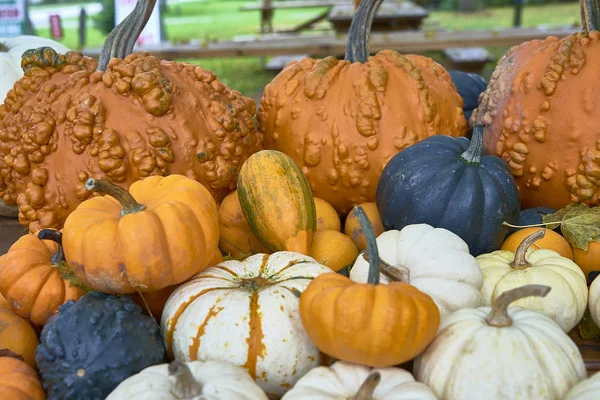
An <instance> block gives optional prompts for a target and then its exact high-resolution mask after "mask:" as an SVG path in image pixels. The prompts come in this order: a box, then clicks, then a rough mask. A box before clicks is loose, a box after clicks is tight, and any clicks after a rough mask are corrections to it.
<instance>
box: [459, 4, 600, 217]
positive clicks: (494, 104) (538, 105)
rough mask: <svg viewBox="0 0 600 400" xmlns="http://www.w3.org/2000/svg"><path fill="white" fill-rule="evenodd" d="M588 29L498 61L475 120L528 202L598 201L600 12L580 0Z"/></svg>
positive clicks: (535, 42)
mask: <svg viewBox="0 0 600 400" xmlns="http://www.w3.org/2000/svg"><path fill="white" fill-rule="evenodd" d="M580 3H581V8H582V13H581V15H582V25H583V29H584V30H583V32H581V33H576V34H573V35H570V36H567V37H565V38H562V39H559V38H556V37H548V38H546V39H545V40H533V41H530V42H526V43H523V44H521V45H518V46H515V47H513V48H511V49H510V50H509V51H508V52H507V53H506V54H505V55H504V57H502V59H501V60H500V61H499V62H498V65H497V66H496V69H495V71H494V73H493V74H492V77H491V79H490V83H489V85H488V88H487V90H486V91H485V92H484V94H483V95H482V97H481V98H480V101H479V107H478V108H477V109H476V110H475V111H473V115H472V117H471V119H470V122H471V123H475V122H483V123H485V124H489V125H490V127H489V128H488V130H489V133H488V135H486V138H485V142H484V145H485V147H486V149H487V151H488V152H489V153H490V154H495V155H498V156H501V157H502V158H504V160H506V161H507V162H508V163H509V165H510V168H511V171H512V174H513V176H514V177H515V180H516V182H517V185H518V186H519V191H520V195H521V204H522V206H523V208H528V207H541V206H546V207H553V208H556V209H560V208H562V207H564V206H566V205H567V204H569V203H570V202H581V203H585V204H589V205H597V204H600V196H599V195H600V136H599V134H598V132H599V131H598V124H599V123H600V117H599V116H598V113H597V107H598V104H599V102H598V98H600V85H598V84H596V82H598V79H597V78H598V70H597V68H596V59H597V58H600V32H598V31H597V29H598V27H599V26H600V16H599V15H598V11H599V6H598V1H597V0H581V1H580Z"/></svg>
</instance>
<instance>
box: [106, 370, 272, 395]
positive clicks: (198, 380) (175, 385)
mask: <svg viewBox="0 0 600 400" xmlns="http://www.w3.org/2000/svg"><path fill="white" fill-rule="evenodd" d="M173 378H174V379H173ZM171 398H174V399H175V398H176V399H188V400H227V399H231V400H233V399H235V400H267V399H268V398H267V396H266V395H265V393H264V392H263V391H262V390H261V389H260V388H259V387H258V385H256V383H254V380H253V379H252V377H251V376H250V375H249V374H248V371H246V370H245V369H243V368H241V367H237V366H235V365H232V364H229V363H225V362H221V361H206V362H201V361H191V362H187V363H184V362H181V361H178V360H175V361H172V362H171V363H170V364H160V365H154V366H151V367H148V368H146V369H144V370H142V371H141V372H140V373H139V374H136V375H133V376H131V377H129V378H127V379H126V380H124V381H123V382H121V383H120V384H119V386H117V387H116V389H115V390H114V391H113V392H112V393H111V394H110V395H108V397H107V398H106V400H162V399H171Z"/></svg>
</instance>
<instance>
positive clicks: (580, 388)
mask: <svg viewBox="0 0 600 400" xmlns="http://www.w3.org/2000/svg"><path fill="white" fill-rule="evenodd" d="M598 393H600V373H599V372H596V373H595V374H594V375H592V376H590V377H589V378H587V379H584V380H582V381H581V382H579V383H578V384H577V385H575V386H573V387H572V388H571V390H569V392H568V393H567V397H565V399H564V400H596V399H597V398H598Z"/></svg>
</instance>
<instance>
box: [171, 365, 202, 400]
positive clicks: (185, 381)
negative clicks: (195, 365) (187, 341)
mask: <svg viewBox="0 0 600 400" xmlns="http://www.w3.org/2000/svg"><path fill="white" fill-rule="evenodd" d="M169 375H171V376H173V377H175V384H174V385H173V387H172V388H171V393H172V394H173V395H174V396H175V398H177V399H192V398H194V397H198V396H200V395H201V394H202V385H201V384H200V382H198V381H197V380H196V379H194V375H192V371H190V368H189V367H188V366H187V365H186V364H185V363H183V362H181V361H179V360H174V361H172V362H171V363H170V364H169Z"/></svg>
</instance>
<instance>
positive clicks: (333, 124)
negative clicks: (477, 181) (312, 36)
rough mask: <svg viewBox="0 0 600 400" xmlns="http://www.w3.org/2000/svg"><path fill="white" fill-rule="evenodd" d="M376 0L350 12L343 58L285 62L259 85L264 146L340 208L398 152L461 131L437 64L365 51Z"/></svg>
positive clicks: (361, 195) (452, 91) (369, 192)
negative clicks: (282, 156) (284, 157)
mask: <svg viewBox="0 0 600 400" xmlns="http://www.w3.org/2000/svg"><path fill="white" fill-rule="evenodd" d="M380 3H381V0H368V1H363V2H362V3H361V5H360V7H359V9H358V10H357V11H356V13H355V14H354V18H353V20H352V25H351V27H350V31H349V33H348V44H347V47H346V56H345V59H344V60H338V59H336V58H334V57H332V56H330V57H326V58H324V59H320V60H315V59H312V58H305V59H303V60H301V61H298V62H291V63H290V64H288V65H287V66H286V67H285V68H284V69H283V71H281V72H280V73H279V74H278V75H277V76H276V77H275V78H274V79H273V81H271V83H269V84H268V85H267V86H266V88H265V90H264V94H263V97H262V99H261V102H260V107H259V110H258V113H257V122H258V130H259V131H260V132H261V133H262V134H264V140H265V148H267V149H273V150H279V151H282V152H284V153H286V154H288V155H289V156H290V157H292V158H293V159H294V161H296V162H297V163H298V164H299V165H300V167H301V168H302V170H303V171H304V173H305V174H306V177H307V179H308V182H310V187H311V189H312V190H313V193H314V195H315V197H318V198H320V199H323V200H325V201H327V202H328V203H329V204H331V205H332V206H333V207H334V208H335V209H336V210H337V212H338V213H340V214H342V215H345V214H347V213H348V212H349V211H350V210H351V209H352V207H353V206H355V205H357V204H361V203H365V202H372V201H374V200H375V191H376V188H377V182H378V180H379V177H380V175H381V171H382V169H383V167H384V166H385V165H386V163H387V162H388V161H389V160H390V158H392V157H393V156H394V155H395V154H396V153H398V152H399V151H401V150H403V149H404V148H406V147H407V146H410V145H411V144H414V143H416V142H417V141H419V140H422V139H424V138H426V137H429V136H432V135H437V134H439V133H444V134H448V135H451V136H464V135H465V134H466V120H465V118H464V116H463V110H462V106H463V101H462V99H461V97H460V96H459V94H458V93H457V91H456V88H455V86H454V84H453V83H452V79H451V77H450V75H449V74H448V72H447V71H446V70H445V69H444V68H443V67H442V66H441V65H439V64H438V63H436V62H434V61H433V60H432V59H430V58H427V57H423V56H420V55H401V54H398V53H397V52H395V51H392V50H383V51H381V52H379V53H377V54H376V55H374V56H372V57H369V50H368V36H369V31H370V29H371V23H372V20H373V15H374V14H375V10H376V9H377V7H378V6H379V4H380Z"/></svg>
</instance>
